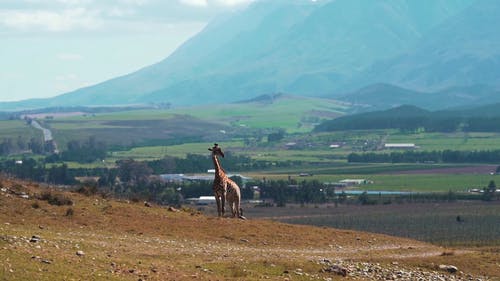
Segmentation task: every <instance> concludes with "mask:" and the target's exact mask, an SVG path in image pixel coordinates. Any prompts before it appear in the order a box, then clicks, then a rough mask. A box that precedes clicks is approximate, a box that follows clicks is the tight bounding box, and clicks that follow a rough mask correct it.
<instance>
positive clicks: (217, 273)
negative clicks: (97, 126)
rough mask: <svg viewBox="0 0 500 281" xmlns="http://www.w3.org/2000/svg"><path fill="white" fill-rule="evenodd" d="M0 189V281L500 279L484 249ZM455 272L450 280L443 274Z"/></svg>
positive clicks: (494, 257)
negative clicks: (448, 246)
mask: <svg viewBox="0 0 500 281" xmlns="http://www.w3.org/2000/svg"><path fill="white" fill-rule="evenodd" d="M0 187H1V192H0V222H1V224H0V260H1V261H2V263H1V265H0V280H136V281H137V280H499V276H500V257H499V256H500V255H499V251H498V250H499V249H494V248H488V249H486V248H482V249H444V248H441V247H437V246H434V245H431V244H426V243H422V242H418V241H413V240H407V239H401V238H396V237H390V236H385V235H378V234H372V233H363V232H355V231H345V230H337V229H331V228H318V227H310V226H297V225H288V224H282V223H277V222H272V221H266V220H253V219H251V218H250V219H248V220H246V221H244V220H237V219H229V218H222V219H219V218H216V217H212V216H205V215H203V214H200V213H198V212H196V211H193V210H188V209H185V210H176V209H173V208H170V209H169V208H167V207H164V206H155V205H153V206H146V205H145V204H144V203H143V202H140V203H131V202H126V201H119V200H112V199H104V198H102V197H98V196H84V195H82V194H79V193H72V192H63V191H58V190H55V189H52V188H47V187H39V186H38V185H36V184H32V183H28V182H21V181H13V180H8V179H5V178H0ZM66 203H67V204H66ZM440 265H448V267H444V266H441V268H440ZM449 265H453V266H454V267H451V266H449ZM455 267H456V269H457V271H456V272H454V273H450V272H453V271H455ZM343 275H345V276H343Z"/></svg>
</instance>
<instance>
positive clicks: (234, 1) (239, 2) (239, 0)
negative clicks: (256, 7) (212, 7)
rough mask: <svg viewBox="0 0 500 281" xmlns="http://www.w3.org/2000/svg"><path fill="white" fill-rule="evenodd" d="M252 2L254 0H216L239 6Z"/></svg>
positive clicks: (222, 3)
mask: <svg viewBox="0 0 500 281" xmlns="http://www.w3.org/2000/svg"><path fill="white" fill-rule="evenodd" d="M250 2H253V0H215V3H217V4H219V5H223V6H237V5H242V4H248V3H250Z"/></svg>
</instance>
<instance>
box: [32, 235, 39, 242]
mask: <svg viewBox="0 0 500 281" xmlns="http://www.w3.org/2000/svg"><path fill="white" fill-rule="evenodd" d="M38 241H40V236H38V235H33V236H31V239H30V242H31V243H36V242H38Z"/></svg>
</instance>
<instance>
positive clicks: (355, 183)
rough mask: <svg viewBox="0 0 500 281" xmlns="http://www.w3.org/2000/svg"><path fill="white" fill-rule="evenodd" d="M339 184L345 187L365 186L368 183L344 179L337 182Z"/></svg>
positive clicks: (363, 180)
mask: <svg viewBox="0 0 500 281" xmlns="http://www.w3.org/2000/svg"><path fill="white" fill-rule="evenodd" d="M339 183H341V184H345V185H346V186H352V185H360V184H367V183H369V182H368V181H367V180H365V179H345V180H341V181H339Z"/></svg>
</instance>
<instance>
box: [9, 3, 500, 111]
mask: <svg viewBox="0 0 500 281" xmlns="http://www.w3.org/2000/svg"><path fill="white" fill-rule="evenodd" d="M499 10H500V2H498V1H495V0H480V1H475V0H420V1H413V0H378V1H364V0H335V1H316V2H312V1H309V0H294V1H290V0H287V1H284V0H279V1H276V0H273V1H257V2H255V3H253V4H251V5H250V6H249V7H248V8H247V9H245V10H243V11H239V12H236V13H234V14H229V15H226V16H224V17H221V18H217V19H216V20H214V21H213V22H212V23H210V24H209V25H208V26H207V27H206V28H205V29H204V30H203V31H202V32H200V33H199V34H198V35H196V36H195V37H193V38H191V39H190V40H188V41H187V42H186V43H185V44H183V45H182V46H181V47H180V48H179V49H177V50H176V51H175V52H174V53H173V54H172V55H170V56H169V57H167V58H165V59H164V60H163V61H160V62H159V63H157V64H154V65H151V66H149V67H146V68H143V69H141V70H138V71H137V72H134V73H131V74H129V75H125V76H122V77H117V78H115V79H112V80H109V81H105V82H103V83H100V84H97V85H95V86H91V87H87V88H83V89H79V90H76V91H74V92H70V93H67V94H64V95H61V96H58V97H55V98H52V99H45V100H42V101H31V106H36V104H42V103H43V104H44V106H57V105H65V106H68V105H117V104H138V103H148V102H154V103H158V102H168V103H171V104H173V105H193V104H204V103H206V104H210V103H220V102H224V103H225V102H234V101H239V100H246V99H251V98H253V97H256V96H259V95H263V94H271V93H278V92H285V93H292V94H298V95H305V96H323V97H331V98H338V97H346V93H355V92H356V91H354V90H355V89H358V88H363V87H366V86H368V85H370V84H378V83H383V84H395V85H398V86H401V87H406V88H408V89H409V91H410V92H407V93H405V94H404V95H406V97H405V98H404V99H407V100H408V101H409V102H410V103H412V101H413V99H412V96H413V94H411V91H414V90H416V91H425V92H438V90H439V92H446V91H450V90H448V89H449V88H453V89H454V91H455V92H454V93H461V95H464V94H465V96H467V95H469V96H474V95H475V92H474V89H476V88H478V86H477V85H482V86H481V87H483V89H488V92H487V93H484V94H483V96H487V95H488V94H490V95H491V94H494V92H495V89H496V87H498V86H500V79H499V78H500V65H499V63H500V56H499V55H500V54H499V52H500V31H497V28H496V27H497V26H500V22H499V21H500V20H499V19H498V17H497V16H496V15H498V14H500V13H498V12H499ZM379 85H380V84H379ZM390 87H392V86H390ZM464 87H465V88H464ZM375 88H377V87H375ZM379 88H380V87H379ZM471 89H472V92H471ZM396 92H398V91H396ZM463 92H465V93H463ZM395 94H396V93H395ZM376 95H378V94H376ZM396 95H397V94H396ZM457 95H458V94H457ZM385 96H387V97H388V98H389V99H390V98H392V99H394V98H395V97H394V96H392V95H385ZM416 96H419V97H422V95H417V94H416ZM424 96H425V95H424ZM452 96H453V95H452ZM389 101H390V100H389ZM380 102H385V101H384V100H383V99H381V100H380ZM419 102H420V103H419V104H418V105H422V104H421V102H424V103H425V100H424V101H422V100H421V101H419ZM365 103H368V102H365ZM22 104H23V103H22V102H21V103H10V104H8V105H6V104H4V105H3V106H0V108H2V107H4V108H5V107H7V106H10V107H12V106H22ZM396 104H397V103H396ZM456 105H457V106H459V105H461V104H460V103H458V104H456ZM25 106H26V105H25Z"/></svg>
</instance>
